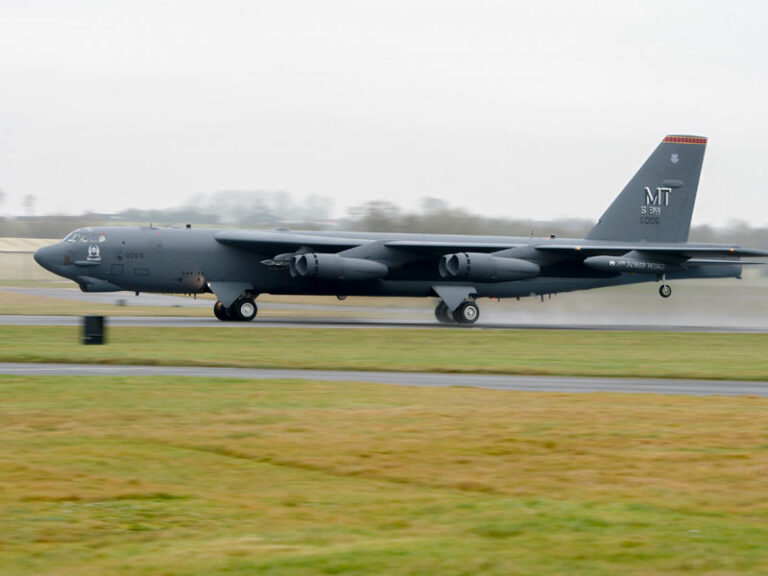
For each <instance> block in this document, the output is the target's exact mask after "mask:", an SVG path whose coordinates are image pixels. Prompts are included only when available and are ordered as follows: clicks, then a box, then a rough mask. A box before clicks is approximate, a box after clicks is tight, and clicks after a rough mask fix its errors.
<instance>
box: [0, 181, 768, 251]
mask: <svg viewBox="0 0 768 576" xmlns="http://www.w3.org/2000/svg"><path fill="white" fill-rule="evenodd" d="M196 200H197V201H196V202H195V205H194V206H187V207H182V208H172V209H167V210H139V209H129V210H123V211H122V212H118V213H116V214H92V213H88V214H82V215H80V216H40V217H23V218H22V217H19V218H5V219H1V218H0V236H3V237H19V238H24V237H26V238H62V237H64V236H65V235H66V234H67V233H69V232H71V231H72V230H74V229H75V228H81V227H85V226H106V225H112V226H115V225H123V224H125V225H137V224H145V225H146V224H150V223H152V224H155V225H160V226H162V225H184V224H192V225H197V226H237V227H247V228H263V229H271V228H276V227H287V228H294V229H304V230H318V229H329V230H359V231H364V232H421V233H446V234H489V235H505V236H530V235H535V236H547V235H550V234H554V235H556V236H559V237H573V238H581V237H583V236H584V235H585V234H586V233H587V232H588V231H589V229H590V228H591V227H592V226H593V225H594V222H593V221H591V220H585V219H568V220H552V221H533V220H520V219H517V220H513V219H508V218H489V217H485V216H480V215H478V214H473V213H471V212H468V211H467V210H464V209H461V208H455V207H452V206H450V205H448V204H447V203H445V202H443V201H441V200H437V199H432V198H428V199H425V200H424V201H423V202H422V205H421V208H420V209H419V210H415V211H407V210H403V209H402V208H400V207H398V206H396V205H394V204H392V203H391V202H386V201H374V202H368V203H366V204H363V205H361V206H357V207H355V208H352V209H350V210H349V211H348V212H347V214H346V215H345V216H344V217H343V218H340V219H336V220H331V219H329V217H328V214H329V213H330V206H331V202H330V201H329V200H328V199H326V198H323V197H310V198H309V199H307V200H305V201H303V202H301V203H300V204H297V203H294V202H292V201H291V198H290V196H288V195H287V194H283V193H271V194H267V193H261V194H259V193H254V194H247V193H235V192H232V193H220V194H218V195H214V196H211V197H202V198H198V199H196ZM690 240H691V241H692V242H723V243H735V244H740V245H743V246H749V247H753V248H763V249H768V227H763V228H753V227H750V226H749V225H748V224H746V223H742V222H734V223H731V224H730V225H728V226H725V227H717V228H715V227H712V226H694V227H693V228H692V229H691V235H690Z"/></svg>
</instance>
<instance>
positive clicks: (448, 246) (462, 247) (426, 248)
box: [384, 240, 527, 257]
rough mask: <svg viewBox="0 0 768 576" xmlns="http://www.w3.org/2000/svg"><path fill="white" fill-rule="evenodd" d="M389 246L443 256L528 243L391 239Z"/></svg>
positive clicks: (486, 250) (386, 244) (489, 250)
mask: <svg viewBox="0 0 768 576" xmlns="http://www.w3.org/2000/svg"><path fill="white" fill-rule="evenodd" d="M384 245H385V246H388V247H389V248H397V249H398V250H405V251H407V252H415V253H418V254H425V255H429V256H436V257H437V256H442V255H443V254H450V253H452V252H496V251H498V250H506V249H508V248H517V247H518V246H527V244H513V243H499V242H439V241H434V242H433V241H421V240H390V241H389V242H385V243H384Z"/></svg>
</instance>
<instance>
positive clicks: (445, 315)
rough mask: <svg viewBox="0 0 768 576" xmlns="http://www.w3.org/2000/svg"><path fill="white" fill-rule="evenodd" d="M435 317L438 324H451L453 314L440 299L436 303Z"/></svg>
mask: <svg viewBox="0 0 768 576" xmlns="http://www.w3.org/2000/svg"><path fill="white" fill-rule="evenodd" d="M435 318H437V321H438V322H440V324H453V316H451V311H450V309H449V308H448V305H447V304H446V303H445V302H443V301H442V300H441V301H440V302H439V303H438V304H437V307H436V308H435Z"/></svg>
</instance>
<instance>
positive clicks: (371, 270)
mask: <svg viewBox="0 0 768 576" xmlns="http://www.w3.org/2000/svg"><path fill="white" fill-rule="evenodd" d="M290 269H291V275H292V276H294V277H299V278H319V279H322V280H375V279H376V278H383V277H384V276H386V275H387V274H388V273H389V267H388V266H386V265H385V264H382V263H381V262H376V261H375V260H365V259H363V258H345V257H344V256H339V255H338V254H317V253H314V252H313V253H310V254H299V255H297V256H294V259H293V266H291V267H290Z"/></svg>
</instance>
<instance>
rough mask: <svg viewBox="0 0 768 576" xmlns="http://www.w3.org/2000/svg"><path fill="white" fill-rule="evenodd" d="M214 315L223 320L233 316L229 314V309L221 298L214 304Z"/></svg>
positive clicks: (230, 318)
mask: <svg viewBox="0 0 768 576" xmlns="http://www.w3.org/2000/svg"><path fill="white" fill-rule="evenodd" d="M213 315H214V316H216V318H218V319H219V320H221V321H222V322H227V321H228V320H232V317H231V316H230V315H229V310H227V307H226V306H224V304H222V303H221V300H216V304H214V305H213Z"/></svg>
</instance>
